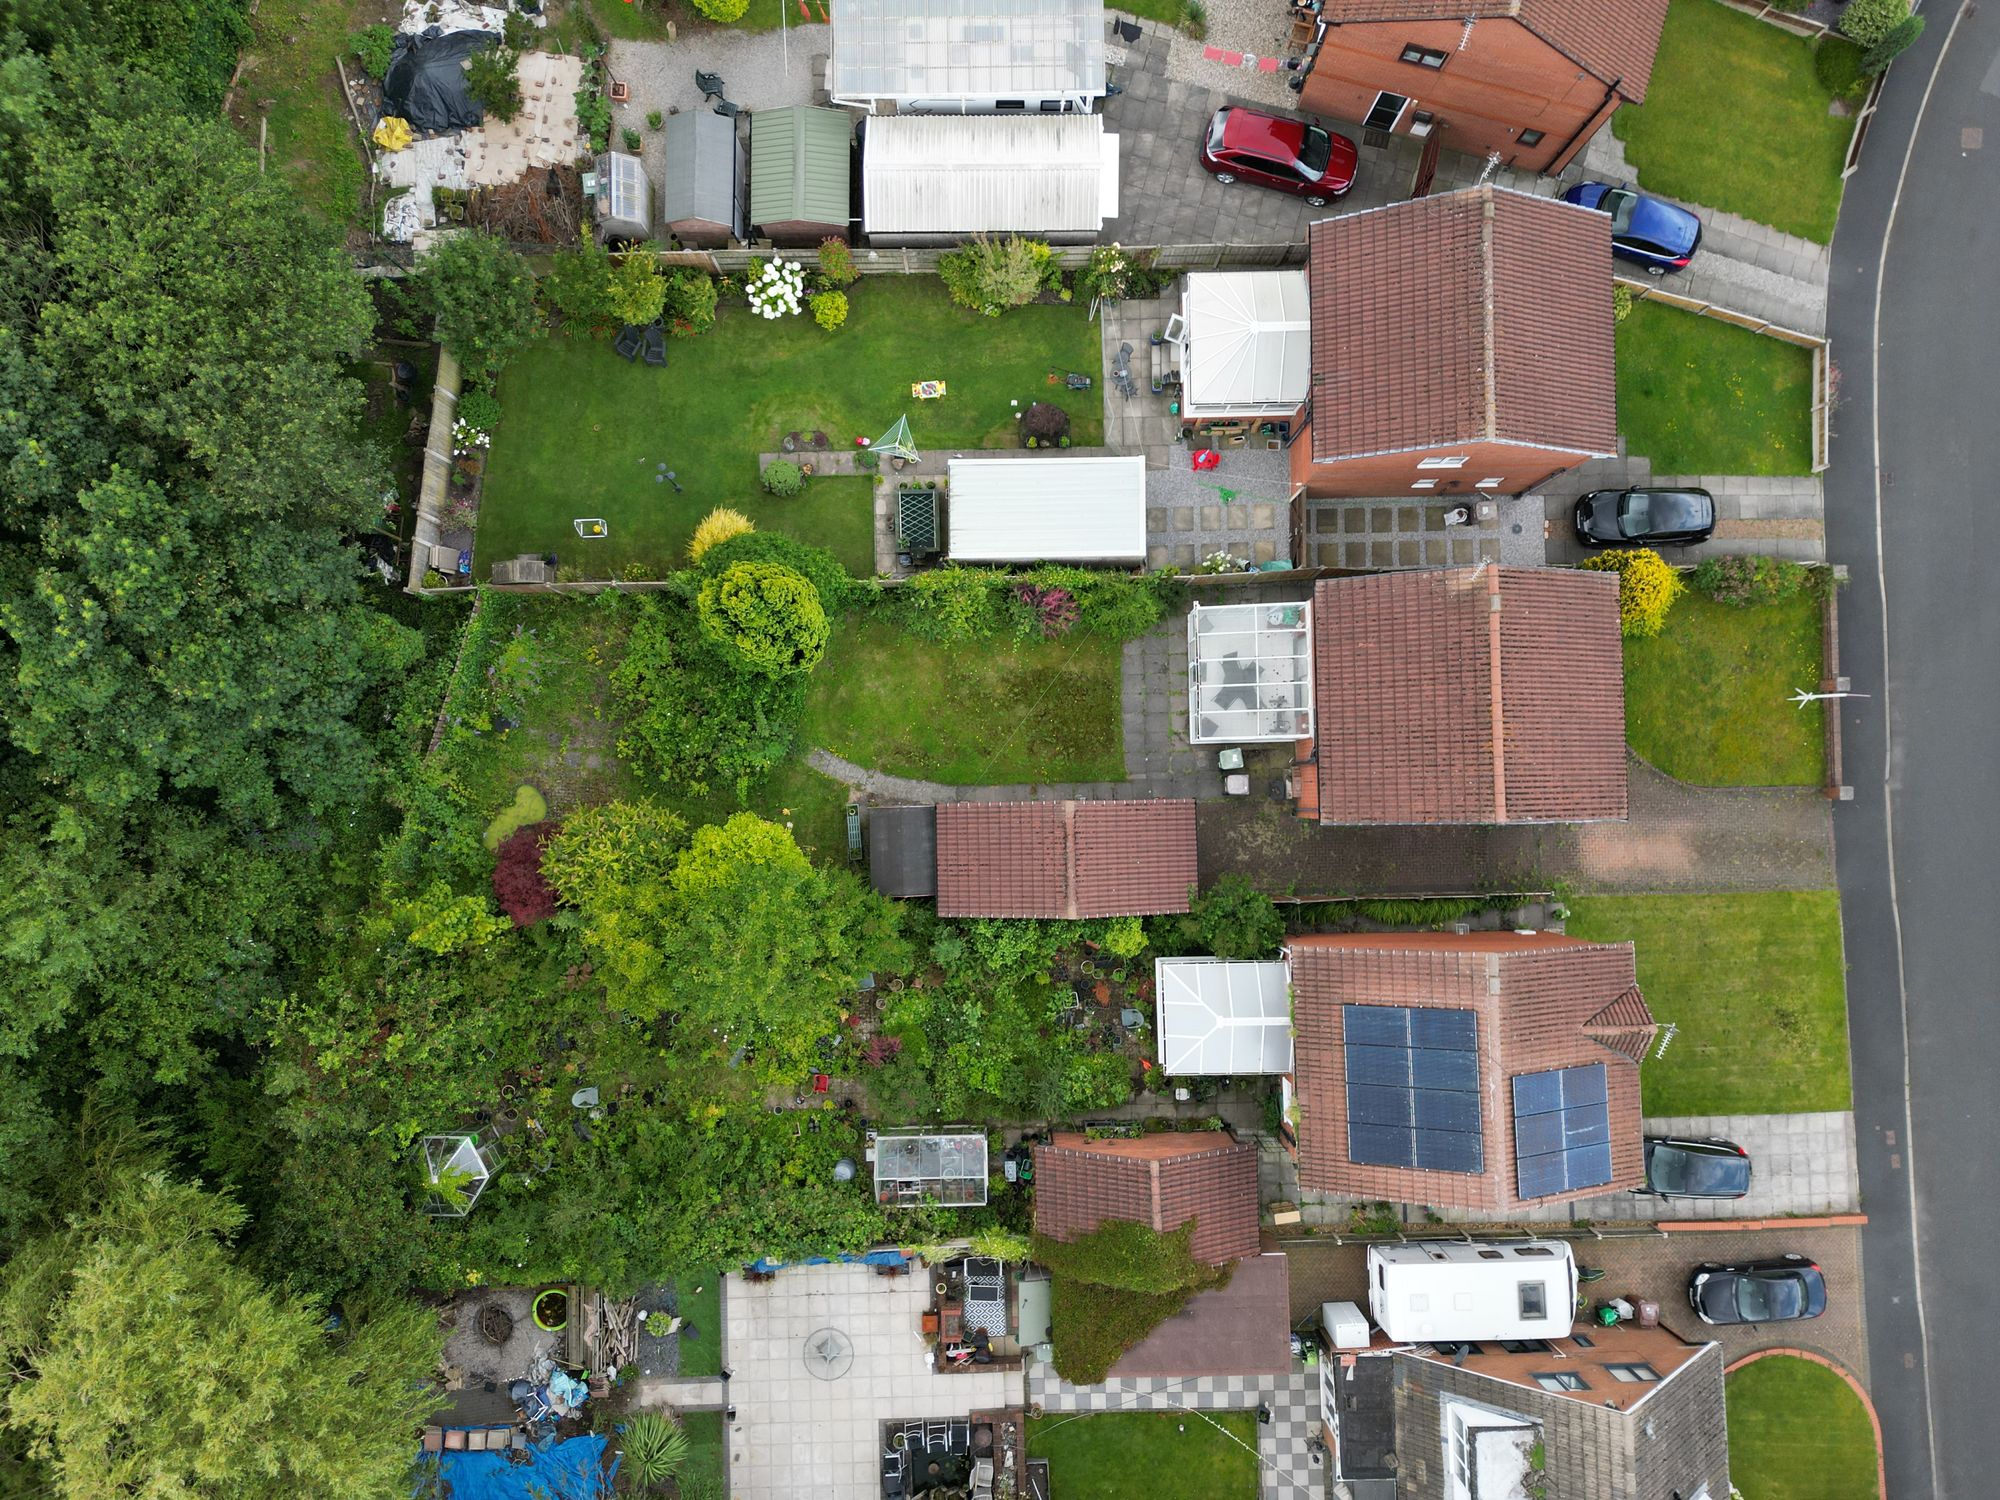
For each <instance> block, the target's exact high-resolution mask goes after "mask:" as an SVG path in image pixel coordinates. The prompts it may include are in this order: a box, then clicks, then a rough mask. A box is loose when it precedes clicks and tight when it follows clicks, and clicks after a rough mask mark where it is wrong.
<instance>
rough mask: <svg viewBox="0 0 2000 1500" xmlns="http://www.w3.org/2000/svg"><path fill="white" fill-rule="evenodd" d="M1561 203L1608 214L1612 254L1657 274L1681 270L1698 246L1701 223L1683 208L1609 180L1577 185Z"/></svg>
mask: <svg viewBox="0 0 2000 1500" xmlns="http://www.w3.org/2000/svg"><path fill="white" fill-rule="evenodd" d="M1563 202H1565V203H1575V204H1579V205H1581V206H1582V207H1584V208H1594V209H1596V210H1598V212H1600V213H1607V214H1609V215H1611V253H1612V254H1613V255H1617V256H1622V257H1623V258H1624V259H1626V260H1632V261H1637V262H1638V263H1639V264H1640V265H1642V266H1644V267H1645V268H1646V269H1647V270H1648V271H1651V272H1652V273H1653V274H1654V275H1655V276H1664V275H1665V274H1666V273H1667V272H1669V271H1684V270H1686V269H1687V264H1688V262H1689V261H1691V260H1693V259H1694V252H1695V247H1696V246H1698V245H1699V244H1700V243H1701V220H1699V219H1697V218H1696V217H1695V216H1694V215H1693V214H1691V213H1689V212H1688V211H1687V210H1686V209H1684V208H1676V207H1675V206H1674V205H1673V204H1671V203H1663V202H1661V201H1660V200H1659V199H1658V198H1648V197H1647V196H1646V195H1645V194H1644V193H1635V192H1633V191H1632V189H1630V188H1622V187H1613V186H1612V185H1611V184H1610V183H1608V182H1579V183H1578V184H1577V185H1576V186H1575V187H1573V188H1571V189H1570V190H1569V191H1568V192H1566V193H1564V194H1563Z"/></svg>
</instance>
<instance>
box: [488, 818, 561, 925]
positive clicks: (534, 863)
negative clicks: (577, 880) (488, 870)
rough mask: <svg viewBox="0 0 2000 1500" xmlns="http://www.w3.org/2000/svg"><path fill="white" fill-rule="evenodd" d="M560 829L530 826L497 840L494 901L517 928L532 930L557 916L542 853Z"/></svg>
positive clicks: (532, 824) (554, 894)
mask: <svg viewBox="0 0 2000 1500" xmlns="http://www.w3.org/2000/svg"><path fill="white" fill-rule="evenodd" d="M561 827H562V825H561V824H560V823H547V822H544V823H530V824H529V825H528V826H527V827H526V828H517V829H515V830H514V831H513V832H512V833H510V834H508V835H507V837H506V838H504V839H502V840H501V841H500V848H499V849H498V851H497V852H496V858H495V862H494V865H493V899H494V900H495V901H497V902H499V903H500V909H501V910H502V911H504V912H505V913H507V915H508V916H510V917H512V918H513V919H514V925H515V926H516V927H533V926H534V925H535V924H536V923H537V922H546V921H547V920H548V919H549V918H550V917H552V916H554V915H555V914H556V891H555V887H554V886H552V885H550V884H549V883H548V881H547V880H546V879H545V878H544V877H543V875H542V850H543V849H544V848H545V847H546V846H547V844H548V842H549V840H550V839H552V838H554V837H555V836H556V833H557V831H558V830H559V829H560V828H561Z"/></svg>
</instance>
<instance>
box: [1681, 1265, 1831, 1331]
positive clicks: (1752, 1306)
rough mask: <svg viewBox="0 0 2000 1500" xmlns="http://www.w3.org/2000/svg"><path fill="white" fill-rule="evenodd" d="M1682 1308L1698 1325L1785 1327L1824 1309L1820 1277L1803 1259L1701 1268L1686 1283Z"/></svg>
mask: <svg viewBox="0 0 2000 1500" xmlns="http://www.w3.org/2000/svg"><path fill="white" fill-rule="evenodd" d="M1688 1305H1689V1306H1690V1307H1692V1308H1693V1309H1694V1315H1695V1316H1696V1317H1697V1318H1700V1319H1701V1320H1702V1322H1704V1323H1789V1322H1794V1321H1796V1320H1797V1319H1800V1318H1816V1317H1818V1316H1819V1315H1820V1314H1821V1313H1823V1312H1825V1311H1826V1278H1825V1277H1824V1276H1822V1275H1821V1274H1820V1270H1819V1267H1818V1266H1816V1265H1814V1264H1813V1263H1812V1262H1811V1261H1809V1260H1807V1259H1806V1258H1805V1257H1804V1256H1803V1255H1782V1256H1779V1257H1778V1259H1776V1260H1752V1261H1745V1262H1744V1263H1743V1264H1742V1265H1740V1266H1718V1265H1713V1264H1710V1265H1705V1266H1702V1267H1700V1268H1699V1269H1698V1270H1697V1271H1696V1272H1695V1273H1694V1277H1693V1279H1692V1280H1690V1281H1689V1282H1688Z"/></svg>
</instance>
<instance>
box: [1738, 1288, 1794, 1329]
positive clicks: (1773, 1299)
mask: <svg viewBox="0 0 2000 1500" xmlns="http://www.w3.org/2000/svg"><path fill="white" fill-rule="evenodd" d="M1804 1304H1805V1299H1804V1298H1803V1297H1802V1296H1800V1294H1799V1284H1798V1281H1797V1280H1796V1279H1795V1278H1794V1277H1790V1276H1780V1277H1773V1278H1771V1279H1769V1280H1766V1279H1765V1278H1763V1277H1761V1276H1739V1277H1737V1279H1736V1310H1737V1312H1739V1313H1740V1314H1742V1316H1743V1321H1744V1322H1746V1323H1768V1322H1771V1321H1772V1320H1774V1319H1778V1318H1796V1317H1798V1316H1799V1314H1800V1313H1801V1312H1803V1311H1804V1310H1805V1309H1804Z"/></svg>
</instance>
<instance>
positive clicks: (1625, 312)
mask: <svg viewBox="0 0 2000 1500" xmlns="http://www.w3.org/2000/svg"><path fill="white" fill-rule="evenodd" d="M1635 300H1636V299H1635V298H1634V297H1633V296H1632V288H1630V287H1629V286H1614V287H1613V288H1612V289H1611V321H1612V322H1614V323H1622V322H1624V321H1625V320H1626V319H1627V318H1629V317H1631V316H1632V306H1633V303H1634V301H1635Z"/></svg>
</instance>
